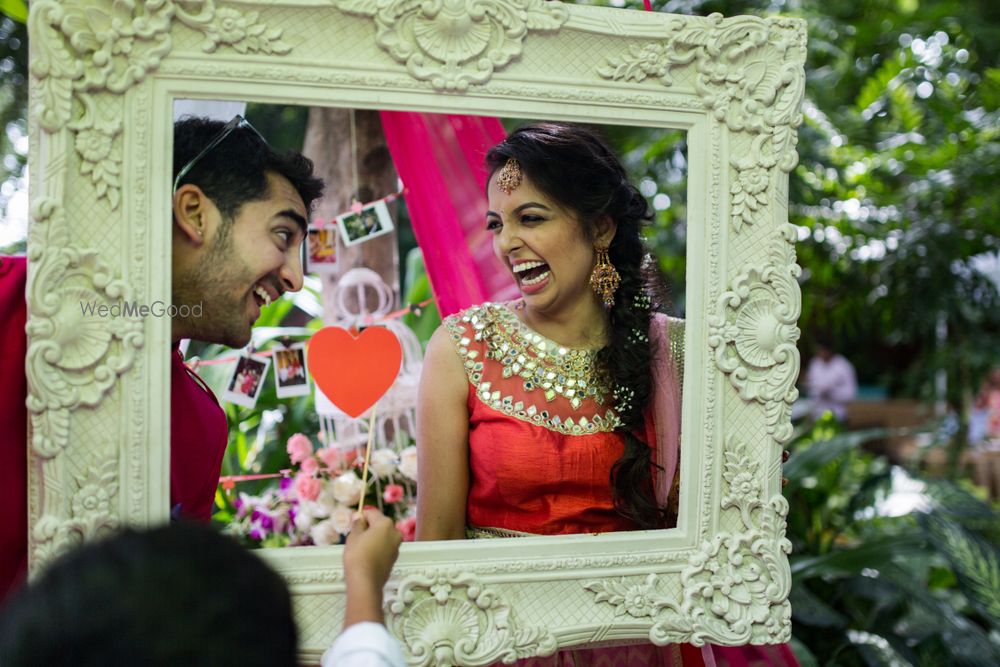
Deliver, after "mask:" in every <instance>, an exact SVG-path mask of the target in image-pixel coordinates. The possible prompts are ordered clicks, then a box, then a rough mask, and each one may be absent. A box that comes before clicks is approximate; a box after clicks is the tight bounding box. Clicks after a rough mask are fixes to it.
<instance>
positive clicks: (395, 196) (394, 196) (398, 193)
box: [312, 188, 406, 227]
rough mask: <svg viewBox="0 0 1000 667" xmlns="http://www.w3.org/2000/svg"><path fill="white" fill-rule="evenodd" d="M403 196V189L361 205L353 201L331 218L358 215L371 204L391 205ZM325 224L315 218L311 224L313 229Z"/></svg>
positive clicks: (404, 194)
mask: <svg viewBox="0 0 1000 667" xmlns="http://www.w3.org/2000/svg"><path fill="white" fill-rule="evenodd" d="M405 196H406V188H403V189H402V190H397V191H396V192H390V193H389V194H387V195H386V196H384V197H380V198H378V199H373V200H371V201H370V202H365V203H364V204H362V203H361V202H359V201H357V200H355V201H354V202H353V203H352V204H351V208H350V209H349V210H347V211H344V212H342V213H338V214H337V215H335V216H333V218H332V220H336V219H337V218H339V217H340V216H342V215H347V214H348V213H358V212H359V211H361V209H363V208H365V207H367V206H371V205H372V204H375V203H378V202H380V201H383V202H385V203H386V204H391V203H392V202H394V201H396V200H397V199H399V198H400V197H405ZM325 224H326V223H325V222H323V220H322V219H320V218H316V219H315V220H313V222H312V225H313V227H322V226H323V225H325Z"/></svg>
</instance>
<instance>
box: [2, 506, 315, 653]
mask: <svg viewBox="0 0 1000 667" xmlns="http://www.w3.org/2000/svg"><path fill="white" fill-rule="evenodd" d="M296 640H297V632H296V628H295V621H294V619H293V617H292V603H291V596H290V595H289V593H288V588H287V586H286V585H285V582H284V580H283V579H282V578H281V577H280V576H279V575H278V573H277V572H275V571H274V570H272V569H271V568H270V567H268V566H267V565H266V564H265V563H264V561H263V560H262V559H261V558H259V557H257V556H255V555H253V554H251V553H250V552H249V551H248V550H246V549H244V548H243V547H242V546H240V545H239V544H237V543H236V542H235V541H234V540H233V539H231V538H229V537H226V536H224V535H220V534H219V533H218V532H217V531H215V530H213V529H212V528H210V527H208V526H204V525H201V524H193V523H185V522H179V523H173V524H170V525H169V526H164V527H162V528H155V529H152V530H148V531H135V530H131V529H129V530H124V531H122V532H120V533H118V534H116V535H114V536H112V537H110V538H108V539H104V540H100V541H97V542H91V543H88V544H85V545H83V546H81V547H78V548H76V549H73V550H71V551H70V552H69V553H67V554H66V555H65V556H63V557H62V558H60V559H59V560H57V561H56V562H54V563H53V564H52V565H51V566H50V567H49V569H48V570H46V571H45V572H44V573H43V574H42V576H41V577H40V578H39V579H38V580H37V581H35V582H33V583H32V584H30V585H29V586H26V587H25V588H24V589H22V590H21V591H19V592H18V594H17V595H16V596H15V597H14V598H13V599H12V600H11V601H10V602H9V603H8V604H7V606H6V607H4V609H3V613H2V614H0V664H2V665H4V667H18V666H20V665H25V666H27V665H73V666H74V667H89V666H91V665H93V666H94V667H97V666H98V665H100V666H104V665H148V666H149V667H160V666H162V667H167V666H168V665H186V666H190V667H202V666H204V667H220V666H221V667H225V666H227V665H232V666H233V667H247V666H248V665H249V666H253V665H260V667H265V666H266V667H274V666H278V667H284V666H287V667H293V666H294V665H295V664H296V656H295V652H296Z"/></svg>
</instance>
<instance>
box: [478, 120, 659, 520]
mask: <svg viewBox="0 0 1000 667" xmlns="http://www.w3.org/2000/svg"><path fill="white" fill-rule="evenodd" d="M510 158H514V159H516V160H517V161H518V162H519V163H520V165H521V170H522V171H523V172H524V174H525V175H526V176H527V177H528V179H529V180H530V181H531V183H532V185H534V186H535V187H536V188H538V189H539V190H540V191H541V192H543V193H545V194H546V195H547V196H549V197H552V198H553V199H555V200H556V201H557V202H559V203H560V204H561V205H563V206H565V207H567V208H569V209H571V210H573V211H575V212H576V214H577V216H578V218H579V220H580V223H581V224H582V225H583V229H584V232H585V234H586V235H587V236H588V238H595V237H596V236H597V229H598V223H599V222H600V221H601V220H602V219H603V218H604V217H605V216H608V217H610V218H611V219H612V220H614V222H615V224H616V225H617V230H616V232H615V236H614V239H613V240H612V241H611V247H610V248H609V250H608V255H609V257H610V259H611V263H612V264H614V265H615V268H616V269H618V273H619V275H620V276H621V284H620V285H619V287H618V290H617V291H616V292H615V305H614V306H613V307H612V308H611V309H610V311H609V312H608V316H609V320H610V325H611V327H610V336H609V337H608V344H607V345H606V346H605V347H604V348H603V349H601V350H600V351H599V352H598V355H597V361H598V365H599V366H600V367H601V368H602V369H604V370H605V371H606V372H607V373H608V379H609V381H610V383H611V386H612V387H613V391H614V402H615V404H614V407H615V410H616V412H617V413H618V416H619V418H620V420H621V426H620V427H619V431H620V432H621V433H622V434H623V435H624V436H625V451H624V453H623V454H622V456H621V458H619V459H618V461H616V462H615V464H614V466H613V467H612V469H611V486H612V490H613V491H614V501H615V507H616V509H617V510H618V511H619V512H620V513H621V514H622V515H624V516H626V517H628V518H629V519H631V520H632V521H634V522H635V523H636V524H637V525H638V526H639V527H640V528H662V527H665V526H666V525H667V521H668V518H667V514H666V512H665V508H661V507H660V506H659V505H658V504H657V502H656V497H655V493H654V489H653V475H652V468H653V466H654V464H653V462H652V450H651V449H650V444H651V443H646V442H644V440H643V439H642V434H644V433H645V421H644V416H645V412H646V408H647V407H648V406H649V403H650V400H651V397H652V392H653V378H652V357H653V350H652V348H651V347H650V341H649V337H648V336H649V330H650V322H651V319H652V316H653V312H654V309H655V308H658V307H659V304H658V303H656V304H654V302H653V298H658V297H659V296H660V295H661V294H662V293H663V288H662V284H661V283H660V279H659V276H658V275H656V273H655V269H651V268H650V267H649V266H648V264H647V262H646V257H647V255H648V252H647V250H646V247H645V244H644V243H643V241H642V237H641V236H640V228H641V227H642V225H643V224H645V223H648V222H649V221H650V220H651V219H652V217H653V213H652V211H651V210H650V208H649V204H648V203H647V202H646V198H645V197H643V196H642V194H641V193H640V192H639V190H638V189H637V188H636V187H635V186H633V185H632V184H631V183H629V181H628V177H627V175H626V174H625V168H624V167H622V164H621V161H620V160H619V159H618V157H617V156H616V155H615V154H614V152H613V151H612V150H611V149H610V148H609V147H608V146H607V144H606V143H605V142H604V140H603V139H601V137H600V136H599V135H598V134H596V133H595V132H593V131H592V130H590V129H588V128H586V127H583V126H580V125H572V124H567V123H538V124H534V125H526V126H524V127H521V128H519V129H517V130H515V131H514V132H512V133H511V134H510V135H509V136H508V137H507V138H506V139H504V140H503V141H502V142H501V143H499V144H497V145H496V146H494V147H493V148H491V149H490V151H489V153H487V155H486V164H487V166H488V168H489V170H490V173H491V174H492V173H493V172H495V171H496V170H497V169H500V168H501V167H503V165H505V164H506V163H507V160H508V159H510Z"/></svg>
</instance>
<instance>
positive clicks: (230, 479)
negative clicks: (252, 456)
mask: <svg viewBox="0 0 1000 667" xmlns="http://www.w3.org/2000/svg"><path fill="white" fill-rule="evenodd" d="M291 475H292V471H291V469H290V468H286V469H285V470H279V471H278V472H272V473H264V474H260V475H225V476H223V477H220V478H219V484H220V485H221V486H222V488H223V489H225V490H226V491H232V490H233V488H234V487H235V486H236V483H237V482H255V481H257V480H258V479H278V478H279V477H284V478H288V477H291Z"/></svg>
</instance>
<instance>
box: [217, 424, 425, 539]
mask: <svg viewBox="0 0 1000 667" xmlns="http://www.w3.org/2000/svg"><path fill="white" fill-rule="evenodd" d="M286 449H287V450H288V454H289V457H290V459H291V463H292V469H291V470H289V471H288V474H287V476H286V477H285V478H283V479H282V480H281V484H280V486H279V487H278V488H270V489H268V490H267V491H265V492H264V493H262V494H260V495H256V496H254V495H248V494H246V493H241V494H240V495H239V498H238V499H237V500H236V501H235V503H234V504H235V508H236V515H235V517H234V518H233V521H232V522H231V523H230V524H229V531H230V532H231V533H233V534H235V535H237V536H238V537H240V538H241V539H243V540H244V541H246V542H247V543H248V544H249V545H251V546H263V547H282V546H304V545H310V544H318V545H328V544H340V543H341V542H343V540H344V538H345V537H346V535H347V533H348V532H349V530H350V526H351V517H352V515H353V514H354V511H355V510H357V507H358V502H359V501H360V499H361V498H362V496H363V497H364V499H365V500H364V504H365V505H366V506H371V507H377V508H378V509H379V510H381V511H382V513H384V514H385V515H386V516H388V517H390V518H392V519H394V520H395V522H396V527H397V528H398V529H399V531H400V532H401V533H402V534H403V539H404V540H405V541H412V540H413V537H414V533H415V530H416V502H415V499H416V479H417V448H416V447H415V446H413V445H411V446H409V447H407V448H406V449H404V450H402V451H401V452H399V453H398V454H397V453H396V452H395V451H393V450H391V449H384V448H383V449H376V450H374V451H373V452H372V456H371V461H370V462H369V466H368V482H367V484H366V483H364V482H362V480H361V477H362V474H363V473H362V468H363V466H364V452H359V451H358V450H357V449H343V448H340V447H337V446H335V445H333V446H325V447H320V448H318V449H316V448H314V446H313V442H312V440H310V439H309V437H308V436H306V435H303V434H302V433H296V434H295V435H293V436H292V437H291V438H289V439H288V442H287V444H286Z"/></svg>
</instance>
